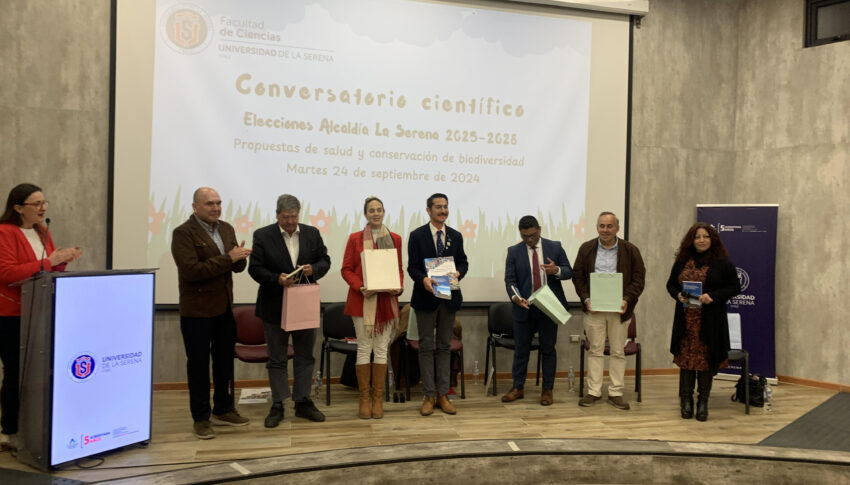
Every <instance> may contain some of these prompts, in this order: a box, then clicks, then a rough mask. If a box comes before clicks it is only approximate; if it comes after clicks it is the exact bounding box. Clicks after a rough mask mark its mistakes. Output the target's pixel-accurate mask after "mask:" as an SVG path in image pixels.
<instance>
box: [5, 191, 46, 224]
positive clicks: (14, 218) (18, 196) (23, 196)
mask: <svg viewBox="0 0 850 485" xmlns="http://www.w3.org/2000/svg"><path fill="white" fill-rule="evenodd" d="M41 191H42V190H41V187H39V186H38V185H34V184H26V183H24V184H18V185H16V186H14V187H13V188H12V190H10V191H9V197H8V198H7V199H6V210H4V211H3V215H2V216H0V223H4V224H14V225H16V226H20V225H22V224H23V223H24V221H23V219H21V215H20V214H18V211H16V210H15V206H16V205H24V202H26V201H27V199H29V197H30V196H31V195H32V194H34V193H36V192H41Z"/></svg>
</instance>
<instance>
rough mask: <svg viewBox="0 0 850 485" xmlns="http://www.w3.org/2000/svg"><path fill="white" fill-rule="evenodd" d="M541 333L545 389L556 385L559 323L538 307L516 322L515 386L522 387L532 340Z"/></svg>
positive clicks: (513, 370) (512, 371)
mask: <svg viewBox="0 0 850 485" xmlns="http://www.w3.org/2000/svg"><path fill="white" fill-rule="evenodd" d="M535 332H536V333H538V334H539V335H540V351H539V352H540V360H541V361H542V362H541V367H542V368H543V389H544V390H545V389H552V388H554V387H555V369H556V368H557V366H558V354H557V353H556V351H555V342H557V340H558V325H557V324H556V323H555V322H553V321H552V319H550V318H549V317H547V316H546V315H545V314H544V313H543V312H541V311H540V310H538V309H537V308H536V307H531V309H530V310H529V311H528V318H527V319H526V320H525V321H524V322H517V321H515V322H514V345H515V350H514V365H513V369H512V370H511V374H512V375H513V378H514V387H515V388H517V389H522V388H523V387H524V386H525V378H526V376H527V375H528V356H529V354H530V353H531V340H532V339H533V338H534V334H535Z"/></svg>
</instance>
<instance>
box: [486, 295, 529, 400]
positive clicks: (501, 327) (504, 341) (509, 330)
mask: <svg viewBox="0 0 850 485" xmlns="http://www.w3.org/2000/svg"><path fill="white" fill-rule="evenodd" d="M512 307H513V303H511V302H501V303H493V304H492V305H490V308H489V309H488V310H487V333H488V335H487V353H486V354H485V357H484V382H485V383H486V382H487V376H489V375H490V374H489V372H490V352H491V351H492V352H493V395H494V396H495V395H497V391H496V380H497V379H496V347H502V348H503V349H510V350H513V351H516V342H514V317H513V314H512V313H511V310H512ZM531 350H536V351H537V379H536V381H535V385H538V386H539V385H540V339H539V338H538V337H534V338H533V339H532V340H531Z"/></svg>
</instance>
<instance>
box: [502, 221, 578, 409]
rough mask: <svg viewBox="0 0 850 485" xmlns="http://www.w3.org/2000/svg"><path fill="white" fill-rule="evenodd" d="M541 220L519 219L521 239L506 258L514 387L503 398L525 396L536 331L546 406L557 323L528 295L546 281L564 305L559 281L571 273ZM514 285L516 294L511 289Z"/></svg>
mask: <svg viewBox="0 0 850 485" xmlns="http://www.w3.org/2000/svg"><path fill="white" fill-rule="evenodd" d="M540 232H541V231H540V224H538V223H537V219H536V218H535V217H534V216H524V217H522V218H521V219H520V220H519V234H520V236H521V237H522V242H520V243H519V244H516V245H515V246H511V247H510V248H508V257H507V260H506V261H505V288H506V289H507V291H508V296H509V297H510V298H511V301H512V302H513V303H514V306H513V316H514V344H515V349H514V365H513V369H512V371H511V373H512V374H513V380H514V382H513V388H511V390H510V391H508V393H507V394H505V395H504V396H502V402H513V401H516V400H517V399H522V398H523V397H525V391H524V390H523V389H524V386H525V377H526V375H527V373H528V355H529V353H530V352H531V340H532V338H533V337H534V334H535V332H536V333H538V334H539V335H540V355H541V359H542V360H543V393H542V394H541V396H540V404H542V405H543V406H549V405H551V404H552V402H553V398H552V389H553V388H554V386H555V368H556V367H557V363H558V357H557V354H556V352H555V343H556V342H557V339H558V324H557V323H555V322H553V321H552V319H550V318H549V317H548V316H546V314H545V313H543V312H542V311H540V309H539V308H537V307H531V306H529V304H528V300H527V298H528V297H529V296H531V294H532V293H533V292H534V291H536V290H537V289H539V288H541V287H542V286H543V284H546V285H549V288H551V290H552V292H553V293H555V296H557V297H558V300H559V301H560V302H561V304H562V305H564V308H566V307H567V298H566V297H565V296H564V288H563V286H562V285H561V281H564V280H568V279H570V278H572V276H573V270H572V268H571V267H570V262H569V260H568V259H567V254H566V253H565V252H564V248H563V247H561V243H560V242H558V241H550V240H549V239H543V238H541V237H540ZM514 288H516V289H517V291H518V292H519V296H517V295H516V294H515V293H514Z"/></svg>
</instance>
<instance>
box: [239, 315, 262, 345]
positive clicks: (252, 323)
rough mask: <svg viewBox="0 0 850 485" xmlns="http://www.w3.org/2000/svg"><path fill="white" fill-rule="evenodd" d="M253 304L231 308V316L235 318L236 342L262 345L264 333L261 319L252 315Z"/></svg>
mask: <svg viewBox="0 0 850 485" xmlns="http://www.w3.org/2000/svg"><path fill="white" fill-rule="evenodd" d="M254 310H255V308H254V305H244V306H238V307H234V308H233V318H234V320H236V343H237V344H242V345H263V344H265V343H266V335H265V333H264V332H263V321H262V320H261V319H260V318H259V317H257V316H256V315H254Z"/></svg>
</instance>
